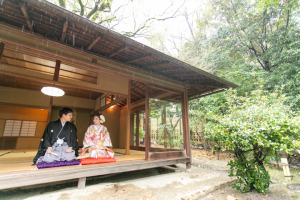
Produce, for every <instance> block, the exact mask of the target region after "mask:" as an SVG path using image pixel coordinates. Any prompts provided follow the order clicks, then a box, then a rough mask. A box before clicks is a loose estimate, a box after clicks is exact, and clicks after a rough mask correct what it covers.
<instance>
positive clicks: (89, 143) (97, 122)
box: [77, 115, 114, 159]
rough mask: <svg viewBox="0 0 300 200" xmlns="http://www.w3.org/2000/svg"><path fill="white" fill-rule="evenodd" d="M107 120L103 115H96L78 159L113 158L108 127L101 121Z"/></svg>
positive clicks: (86, 134)
mask: <svg viewBox="0 0 300 200" xmlns="http://www.w3.org/2000/svg"><path fill="white" fill-rule="evenodd" d="M103 122H105V118H104V116H103V115H95V116H94V119H93V123H94V124H93V125H90V126H89V127H88V129H87V131H86V133H85V136H84V139H83V148H82V151H81V153H80V156H79V157H77V159H83V158H99V157H103V158H113V157H114V152H113V150H112V149H111V148H112V144H111V140H110V136H109V133H108V131H107V128H106V127H105V126H103V125H101V123H103Z"/></svg>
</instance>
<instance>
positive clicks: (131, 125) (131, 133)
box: [130, 111, 134, 146]
mask: <svg viewBox="0 0 300 200" xmlns="http://www.w3.org/2000/svg"><path fill="white" fill-rule="evenodd" d="M133 145H134V112H132V111H131V112H130V146H133Z"/></svg>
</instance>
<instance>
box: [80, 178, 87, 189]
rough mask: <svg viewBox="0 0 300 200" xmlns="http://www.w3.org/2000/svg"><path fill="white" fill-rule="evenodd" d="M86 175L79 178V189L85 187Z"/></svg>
mask: <svg viewBox="0 0 300 200" xmlns="http://www.w3.org/2000/svg"><path fill="white" fill-rule="evenodd" d="M85 182H86V177H82V178H79V179H78V190H83V189H84V188H85Z"/></svg>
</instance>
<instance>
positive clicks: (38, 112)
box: [0, 0, 236, 189]
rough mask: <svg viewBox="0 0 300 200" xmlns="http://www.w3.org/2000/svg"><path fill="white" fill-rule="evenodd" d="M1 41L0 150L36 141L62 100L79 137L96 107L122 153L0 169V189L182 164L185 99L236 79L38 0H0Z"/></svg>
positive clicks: (187, 157) (186, 148)
mask: <svg viewBox="0 0 300 200" xmlns="http://www.w3.org/2000/svg"><path fill="white" fill-rule="evenodd" d="M0 42H1V43H0V61H1V63H0V152H4V153H2V154H1V155H4V154H6V153H5V152H8V153H10V152H11V151H8V150H18V149H22V150H23V151H26V149H31V150H32V149H33V150H36V149H37V148H38V145H39V141H40V139H41V137H42V135H43V131H44V129H45V127H46V125H47V123H48V122H50V121H53V120H56V119H58V118H59V116H58V111H59V109H60V108H61V107H70V108H71V109H73V111H74V117H73V118H74V121H73V123H74V124H75V125H76V127H77V129H78V133H77V135H78V140H79V145H82V140H83V136H84V133H85V131H86V129H87V127H88V126H89V125H90V124H91V116H92V115H93V114H94V113H99V112H101V114H103V115H104V116H105V117H106V122H105V123H104V125H105V126H106V127H107V128H108V131H109V133H110V136H111V139H112V144H113V146H114V148H115V149H118V150H119V151H120V152H121V153H120V157H122V156H123V157H124V158H126V159H125V160H122V159H120V160H118V161H117V163H114V164H102V165H90V166H80V167H71V166H70V167H61V168H56V169H54V168H53V169H47V170H46V169H45V170H30V169H28V168H26V167H25V168H24V169H22V168H21V169H19V168H18V170H12V171H10V170H8V171H5V170H4V171H1V170H0V189H5V188H12V187H21V186H26V185H33V184H40V183H46V182H54V181H59V180H67V179H76V178H79V180H80V185H81V184H82V183H84V182H85V177H88V176H96V175H102V174H109V173H117V172H125V171H132V170H139V169H146V168H153V167H159V166H164V165H171V164H176V163H186V165H187V168H190V165H191V150H190V135H189V123H188V100H191V99H195V98H200V97H202V96H206V95H209V94H213V93H217V92H220V91H223V90H224V89H226V88H230V87H236V85H235V84H233V83H230V82H228V81H226V80H224V79H221V78H219V77H217V76H214V75H212V74H210V73H207V72H205V71H203V70H201V69H198V68H196V67H193V66H191V65H189V64H187V63H185V62H182V61H180V60H177V59H175V58H173V57H170V56H168V55H166V54H164V53H162V52H159V51H157V50H155V49H153V48H150V47H148V46H145V45H143V44H141V43H139V42H136V41H134V40H132V39H130V38H128V37H126V36H123V35H121V34H119V33H116V32H114V31H112V30H109V29H107V28H105V27H103V26H101V25H98V24H96V23H94V22H92V21H90V20H87V19H85V18H83V17H81V16H78V15H76V14H74V13H72V12H69V11H67V10H65V9H63V8H61V7H58V6H56V5H54V4H52V3H49V2H47V1H44V0H25V1H23V0H4V1H1V3H0ZM47 86H52V87H57V88H60V89H62V90H63V91H64V92H65V95H64V96H62V97H51V96H47V95H45V94H43V93H42V92H41V89H42V88H43V87H47ZM152 119H155V120H154V121H155V122H153V123H156V125H155V126H154V127H156V129H155V130H154V131H153V130H150V129H151V127H153V126H151V120H152ZM153 123H152V125H153ZM152 129H153V128H152ZM175 129H176V130H177V133H176V134H177V135H176V137H175V136H174V132H173V131H174V130H175ZM152 136H153V137H152ZM116 151H117V150H116ZM133 152H134V153H133ZM134 155H139V156H134ZM130 156H132V157H130ZM123 157H122V158H123ZM131 158H132V159H131ZM1 160H2V161H1ZM29 164H30V163H27V164H26V165H28V166H30V165H29ZM12 165H20V166H21V164H20V163H18V162H13V163H12V162H11V161H10V160H9V159H6V160H5V158H4V156H1V157H0V166H2V167H5V166H6V168H9V166H12ZM22 166H25V164H24V163H23V164H22ZM100 169H101V170H100ZM70 170H71V172H72V173H70ZM67 172H68V173H67ZM83 185H84V184H83Z"/></svg>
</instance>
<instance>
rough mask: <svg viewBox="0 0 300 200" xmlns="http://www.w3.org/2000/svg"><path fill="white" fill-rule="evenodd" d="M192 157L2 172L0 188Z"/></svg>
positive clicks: (154, 164) (86, 175) (162, 163)
mask: <svg viewBox="0 0 300 200" xmlns="http://www.w3.org/2000/svg"><path fill="white" fill-rule="evenodd" d="M189 161H190V158H189V157H185V158H174V159H168V160H156V161H146V160H144V159H139V160H124V161H118V162H116V163H104V164H95V165H79V166H65V167H57V168H46V169H39V170H24V171H14V172H6V173H0V189H8V188H15V187H23V186H29V185H37V184H42V183H50V182H57V181H63V180H70V179H79V178H83V177H92V176H99V175H105V174H114V173H121V172H128V171H136V170H142V169H149V168H155V167H161V166H166V165H173V164H178V163H186V162H189Z"/></svg>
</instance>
